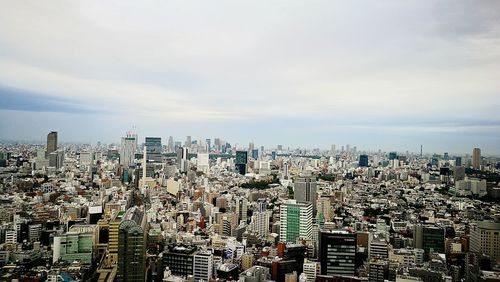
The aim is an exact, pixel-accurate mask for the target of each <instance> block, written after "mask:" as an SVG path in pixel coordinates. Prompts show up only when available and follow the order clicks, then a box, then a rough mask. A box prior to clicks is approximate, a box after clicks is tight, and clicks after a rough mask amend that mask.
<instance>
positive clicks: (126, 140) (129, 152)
mask: <svg viewBox="0 0 500 282" xmlns="http://www.w3.org/2000/svg"><path fill="white" fill-rule="evenodd" d="M136 150H137V134H133V133H130V132H127V135H126V136H125V137H122V143H121V147H120V164H121V165H123V167H124V168H128V167H129V166H130V165H131V164H133V163H134V159H135V153H136Z"/></svg>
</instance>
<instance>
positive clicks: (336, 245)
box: [318, 230, 356, 276]
mask: <svg viewBox="0 0 500 282" xmlns="http://www.w3.org/2000/svg"><path fill="white" fill-rule="evenodd" d="M319 246H320V247H319V256H318V260H319V261H320V264H321V266H320V270H321V274H322V275H344V276H354V275H355V272H356V233H349V232H347V231H340V230H331V231H327V230H322V231H320V235H319Z"/></svg>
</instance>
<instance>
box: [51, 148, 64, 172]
mask: <svg viewBox="0 0 500 282" xmlns="http://www.w3.org/2000/svg"><path fill="white" fill-rule="evenodd" d="M63 163H64V151H63V150H57V151H54V152H52V153H50V154H49V166H51V167H55V168H56V169H60V168H61V167H62V166H63Z"/></svg>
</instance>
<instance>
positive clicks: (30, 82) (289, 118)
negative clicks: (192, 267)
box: [0, 1, 500, 155]
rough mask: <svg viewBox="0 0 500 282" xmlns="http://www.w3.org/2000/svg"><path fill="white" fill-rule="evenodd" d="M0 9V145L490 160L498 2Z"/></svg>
mask: <svg viewBox="0 0 500 282" xmlns="http://www.w3.org/2000/svg"><path fill="white" fill-rule="evenodd" d="M0 3H1V4H0V7H1V8H0V73H1V75H0V97H1V99H0V120H1V122H0V139H4V140H13V139H17V140H43V139H44V138H45V136H46V134H47V132H49V131H51V130H56V131H58V132H59V134H60V140H61V142H64V141H79V142H95V141H99V140H100V141H103V142H119V140H120V137H121V136H123V134H124V133H125V132H126V131H128V130H130V129H131V128H132V127H133V126H135V131H136V132H137V133H138V134H139V135H141V136H160V137H168V136H169V135H173V136H175V137H176V139H178V140H184V138H185V136H186V135H192V136H196V137H200V138H202V137H207V138H208V137H212V138H213V137H219V136H220V137H221V138H225V139H227V140H228V141H231V142H233V143H240V144H248V142H249V141H255V142H256V143H258V144H263V145H267V146H275V145H276V144H284V145H285V146H291V147H292V146H301V147H320V148H328V147H329V146H330V144H338V145H341V144H347V143H350V144H353V145H357V146H358V147H359V148H366V149H374V150H375V149H379V148H381V149H384V150H410V151H414V152H418V151H419V150H420V145H421V144H423V146H424V150H425V151H428V152H445V151H449V152H457V153H471V150H472V148H474V147H480V148H481V149H482V151H483V152H484V154H485V155H489V154H499V153H500V148H499V147H498V144H500V79H499V74H500V64H499V63H498V62H499V61H500V2H498V1H482V2H481V5H477V2H472V1H404V2H397V1H374V2H369V1H363V2H361V1H313V2H310V1H306V2H298V1H276V2H269V1H251V2H235V1H215V2H213V1H194V2H189V3H187V2H185V1H106V2H102V1H78V2H77V1H55V2H51V3H50V5H48V4H47V2H44V1H1V2H0Z"/></svg>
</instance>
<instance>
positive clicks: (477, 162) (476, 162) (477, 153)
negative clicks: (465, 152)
mask: <svg viewBox="0 0 500 282" xmlns="http://www.w3.org/2000/svg"><path fill="white" fill-rule="evenodd" d="M472 168H474V169H480V168H481V149H479V148H474V150H472Z"/></svg>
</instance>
